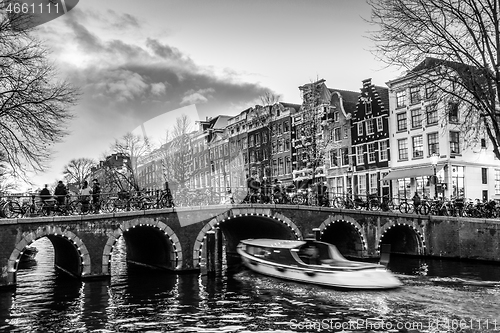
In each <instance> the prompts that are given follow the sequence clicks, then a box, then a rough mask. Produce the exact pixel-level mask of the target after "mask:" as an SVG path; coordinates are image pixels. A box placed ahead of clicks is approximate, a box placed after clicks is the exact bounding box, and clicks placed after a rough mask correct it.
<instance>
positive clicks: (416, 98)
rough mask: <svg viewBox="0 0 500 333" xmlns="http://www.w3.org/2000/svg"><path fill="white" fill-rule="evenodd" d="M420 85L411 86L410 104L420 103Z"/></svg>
mask: <svg viewBox="0 0 500 333" xmlns="http://www.w3.org/2000/svg"><path fill="white" fill-rule="evenodd" d="M421 99H422V98H421V97H420V87H411V88H410V104H416V103H420V100H421Z"/></svg>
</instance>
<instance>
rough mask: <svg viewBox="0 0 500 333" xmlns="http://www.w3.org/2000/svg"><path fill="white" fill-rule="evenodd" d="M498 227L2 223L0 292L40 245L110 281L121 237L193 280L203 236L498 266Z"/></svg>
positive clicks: (126, 216) (439, 223)
mask: <svg viewBox="0 0 500 333" xmlns="http://www.w3.org/2000/svg"><path fill="white" fill-rule="evenodd" d="M499 225H500V220H491V219H488V220H486V219H472V218H459V217H441V216H423V215H413V214H397V213H392V212H390V213H388V212H375V211H359V210H347V209H336V208H325V207H311V206H292V205H269V204H238V205H220V206H201V207H182V208H167V209H156V210H145V211H133V212H119V213H109V214H96V215H76V216H54V217H36V218H23V219H2V220H0V269H1V271H0V287H2V286H3V287H5V286H15V284H16V271H17V268H18V264H19V260H20V259H21V257H22V254H23V251H24V250H25V249H26V247H28V246H29V245H30V244H32V243H33V242H34V241H35V240H37V239H39V238H42V237H47V238H48V239H49V240H50V241H51V242H52V244H53V246H54V250H55V265H56V267H58V268H60V269H61V270H63V271H65V272H66V273H68V274H70V275H73V276H75V277H78V278H84V279H87V278H102V277H109V276H110V263H111V258H112V255H113V249H114V246H115V243H116V242H117V240H118V239H119V238H120V237H123V238H124V240H125V242H126V245H127V260H128V261H130V262H134V263H137V264H141V265H146V266H150V267H156V268H160V269H169V270H173V271H178V272H189V271H194V272H196V271H199V270H200V268H201V267H203V266H204V263H205V259H206V254H207V252H210V251H207V241H206V240H207V236H209V235H213V234H215V238H216V241H215V243H216V244H222V243H224V244H225V245H226V246H225V249H226V251H227V252H228V253H234V252H235V249H236V246H237V244H238V243H239V241H240V240H242V239H247V238H264V237H266V238H277V239H303V238H305V237H308V236H311V235H313V234H315V235H316V236H317V237H319V238H320V239H321V240H322V241H326V242H329V243H332V244H335V245H336V246H337V247H338V248H339V250H340V251H341V252H342V253H343V254H344V255H347V256H354V257H378V256H379V255H380V246H381V245H382V244H390V245H391V251H392V252H396V253H406V254H412V255H422V256H438V257H450V258H467V259H480V260H491V261H500V246H499V245H500V244H499V243H500V237H499V233H498V231H499ZM214 232H215V233H214Z"/></svg>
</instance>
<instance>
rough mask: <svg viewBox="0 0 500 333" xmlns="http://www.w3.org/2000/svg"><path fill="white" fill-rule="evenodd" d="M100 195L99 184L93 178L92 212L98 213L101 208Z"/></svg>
mask: <svg viewBox="0 0 500 333" xmlns="http://www.w3.org/2000/svg"><path fill="white" fill-rule="evenodd" d="M100 196H101V186H100V185H99V181H98V180H97V179H94V180H93V181H92V205H93V206H94V213H96V214H97V213H99V210H100V209H101V204H100V200H101V198H100Z"/></svg>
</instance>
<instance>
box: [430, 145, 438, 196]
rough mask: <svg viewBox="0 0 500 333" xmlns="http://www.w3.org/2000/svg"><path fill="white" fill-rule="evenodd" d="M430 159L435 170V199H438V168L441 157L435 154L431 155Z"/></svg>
mask: <svg viewBox="0 0 500 333" xmlns="http://www.w3.org/2000/svg"><path fill="white" fill-rule="evenodd" d="M430 159H431V164H432V167H433V168H434V198H436V199H437V196H438V187H437V175H436V167H437V163H438V160H439V155H438V154H436V153H433V154H432V155H431V157H430Z"/></svg>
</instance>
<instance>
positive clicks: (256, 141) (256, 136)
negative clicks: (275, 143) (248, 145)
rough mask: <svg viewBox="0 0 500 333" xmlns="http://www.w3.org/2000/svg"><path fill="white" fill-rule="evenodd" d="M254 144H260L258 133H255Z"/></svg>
mask: <svg viewBox="0 0 500 333" xmlns="http://www.w3.org/2000/svg"><path fill="white" fill-rule="evenodd" d="M254 138H255V145H256V146H259V145H260V133H257V134H255V136H254Z"/></svg>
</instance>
